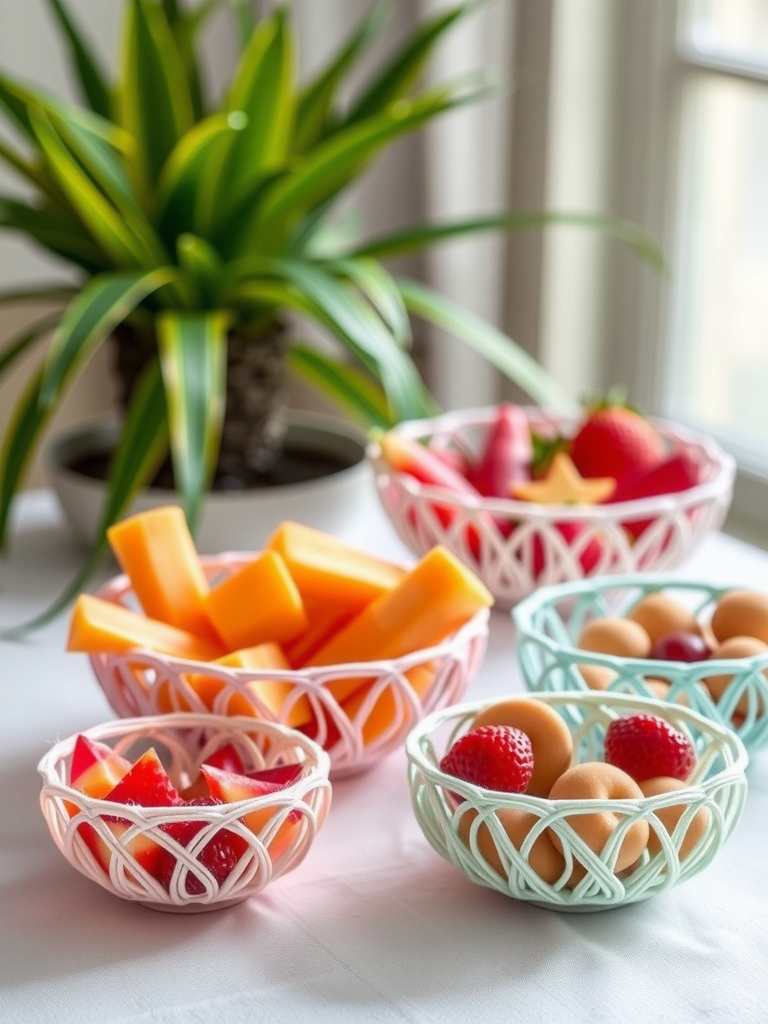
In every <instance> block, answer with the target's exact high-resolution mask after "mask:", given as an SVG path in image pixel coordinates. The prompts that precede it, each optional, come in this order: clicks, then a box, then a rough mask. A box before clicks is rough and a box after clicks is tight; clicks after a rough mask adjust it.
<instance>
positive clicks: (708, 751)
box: [406, 690, 749, 912]
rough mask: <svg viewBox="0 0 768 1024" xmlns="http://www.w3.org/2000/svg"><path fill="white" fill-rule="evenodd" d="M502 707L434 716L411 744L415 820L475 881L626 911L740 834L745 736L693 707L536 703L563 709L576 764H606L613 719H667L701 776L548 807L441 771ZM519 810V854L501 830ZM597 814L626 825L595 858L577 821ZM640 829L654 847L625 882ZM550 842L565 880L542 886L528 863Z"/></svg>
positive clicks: (574, 700)
mask: <svg viewBox="0 0 768 1024" xmlns="http://www.w3.org/2000/svg"><path fill="white" fill-rule="evenodd" d="M502 699H503V698H499V699H498V700H494V701H487V700H486V701H476V702H473V703H467V704H460V705H455V706H454V707H450V708H445V709H442V710H440V711H435V712H433V713H431V714H429V715H427V716H426V717H425V718H424V719H423V720H422V721H421V722H420V723H419V724H418V725H417V726H415V728H414V729H412V730H411V732H410V734H409V735H408V738H407V740H406V755H407V759H408V783H409V787H410V795H411V805H412V808H413V812H414V814H415V817H416V820H417V822H418V824H419V826H420V828H421V830H422V832H423V833H424V836H425V838H426V839H427V841H428V842H429V844H430V845H431V846H432V847H433V848H434V849H435V850H436V851H437V853H438V854H439V855H440V856H441V857H443V858H444V859H445V860H446V861H448V862H449V863H450V864H452V865H454V867H456V868H458V870H459V871H461V872H462V873H463V874H464V875H465V876H466V877H467V878H468V879H469V880H470V881H471V882H474V883H475V884H477V885H479V886H484V887H486V888H489V889H495V890H496V891H498V892H500V893H503V894H504V895H505V896H509V897H512V898H513V899H517V900H522V901H524V902H528V903H532V904H535V905H537V906H541V907H547V908H550V909H553V910H559V911H566V912H568V911H572V912H587V911H598V910H607V909H610V908H613V907H621V906H625V905H626V904H631V903H637V902H639V901H641V900H645V899H648V898H649V897H651V896H654V895H656V894H658V893H662V892H664V891H666V890H668V889H670V888H672V887H673V886H676V885H679V884H680V883H682V882H685V881H687V880H688V879H690V878H692V877H693V876H694V875H697V874H699V872H701V871H703V870H704V869H705V868H706V867H707V866H708V865H709V864H711V862H712V861H713V859H714V858H715V857H716V856H717V854H718V852H719V851H720V849H721V847H722V846H723V844H724V843H725V841H726V840H727V839H728V837H729V836H730V835H731V833H732V832H733V830H734V828H735V827H736V825H737V824H738V821H739V819H740V817H741V814H742V811H743V809H744V803H745V799H746V794H747V780H746V767H747V764H748V759H749V755H748V754H747V751H746V749H745V747H744V744H743V743H742V742H741V740H740V739H739V738H738V736H736V734H735V733H734V732H733V731H732V730H731V729H728V728H726V727H725V726H723V725H720V724H718V723H716V722H713V721H711V720H710V719H707V718H705V717H704V716H703V715H700V714H698V713H697V712H695V711H692V710H691V709H690V708H688V707H684V706H682V705H672V704H666V703H664V702H662V701H658V700H653V699H650V698H647V697H639V696H635V695H632V694H621V693H608V692H589V693H586V692H583V691H581V690H577V691H570V692H567V691H563V692H560V693H542V694H536V695H535V696H534V697H533V699H536V700H541V701H544V702H546V703H547V704H549V705H551V706H552V707H554V708H556V709H557V711H558V712H559V713H560V715H561V716H562V717H563V719H564V720H565V722H566V723H567V725H568V727H569V729H570V731H571V734H572V737H573V749H574V753H573V762H572V763H574V764H575V763H577V762H583V761H595V760H597V761H601V760H603V753H602V752H603V742H604V736H605V730H606V728H607V726H608V724H609V722H611V720H612V719H614V718H616V717H618V716H620V715H627V714H635V713H646V714H648V713H650V714H654V715H658V716H659V717H661V718H664V719H665V720H666V721H668V722H669V723H670V724H671V725H673V726H674V727H675V728H676V729H679V730H680V731H681V732H683V733H685V735H687V736H688V737H689V739H690V740H691V742H692V743H693V746H694V750H695V752H696V765H695V768H694V769H693V771H692V773H691V775H690V777H689V779H688V780H687V782H686V785H685V787H684V788H682V789H678V790H675V791H674V792H671V793H664V794H660V795H657V796H651V797H645V798H642V799H628V800H627V799H625V800H549V799H547V798H545V797H535V796H529V795H527V794H525V793H522V794H513V793H501V792H497V791H495V790H488V789H483V788H481V787H479V786H475V785H473V784H472V783H469V782H464V781H462V780H460V779H458V778H455V777H454V776H452V775H448V774H447V773H445V772H443V771H442V770H441V769H440V760H441V758H442V757H443V755H444V754H445V753H446V752H447V751H448V750H449V749H450V747H451V745H452V743H453V742H455V740H456V739H457V738H458V737H459V736H461V735H463V734H464V733H465V732H467V731H468V730H469V729H470V728H471V724H472V722H473V720H474V718H475V716H476V715H477V714H478V713H479V712H480V711H482V710H484V709H485V708H487V707H488V706H490V705H491V704H495V703H498V702H499V701H500V700H502ZM671 806H674V807H675V808H679V809H680V811H681V813H680V817H679V820H678V823H677V825H676V826H675V827H674V828H673V829H672V831H668V830H667V827H666V826H665V824H664V821H663V820H662V817H663V812H664V810H665V809H666V808H669V807H671ZM510 811H512V812H514V811H517V812H521V811H522V812H526V813H527V814H528V815H529V816H530V818H529V820H530V827H529V828H528V829H527V833H526V835H525V837H524V839H523V840H522V841H521V840H520V838H519V837H518V839H517V844H515V843H514V842H513V841H512V839H511V837H510V835H509V834H508V833H507V831H506V830H505V827H504V825H503V823H502V822H503V820H504V817H505V814H508V813H509V812H510ZM595 812H610V813H613V814H615V815H617V825H616V827H615V829H614V831H613V833H612V834H611V836H610V838H609V839H608V840H607V842H606V843H605V846H604V847H603V849H602V850H600V851H597V852H595V851H593V850H591V849H590V848H589V847H588V846H587V845H585V843H584V841H583V840H582V839H581V838H580V837H579V834H578V832H577V830H575V829H574V828H573V827H572V824H571V823H572V822H574V821H577V820H578V816H580V815H584V814H593V813H595ZM699 814H701V815H706V823H705V827H704V829H703V831H702V832H701V834H700V835H698V837H697V838H696V840H695V842H693V843H691V841H690V837H688V835H687V833H688V829H689V826H690V825H691V823H692V822H693V820H694V818H696V816H697V815H699ZM639 820H643V821H647V822H648V826H649V843H648V845H646V847H645V849H644V850H643V852H642V853H641V855H640V856H639V858H638V859H637V861H636V862H635V863H633V864H632V866H631V867H630V868H629V869H626V870H622V871H618V872H617V871H616V870H614V865H615V863H616V858H617V852H618V849H619V847H620V844H621V842H622V840H623V838H624V836H625V834H626V831H627V830H628V829H629V828H631V827H632V825H633V824H634V823H635V822H636V821H639ZM483 832H484V833H485V835H484V838H483V835H482V833H483ZM543 833H547V836H546V837H545V838H547V840H549V837H551V836H552V834H554V835H555V836H556V837H557V839H558V840H559V843H560V845H561V847H562V855H563V867H562V871H561V872H560V873H559V875H558V876H557V877H554V878H553V877H551V875H550V876H549V877H547V878H544V877H542V876H541V874H540V873H539V872H538V870H537V869H536V868H534V866H533V865H532V863H531V861H532V859H533V858H532V850H533V849H534V844H535V843H536V842H537V840H539V839H540V837H541V836H542V834H543ZM651 838H653V843H651ZM576 871H578V880H577V881H576V882H574V881H573V879H574V877H576V874H575V872H576Z"/></svg>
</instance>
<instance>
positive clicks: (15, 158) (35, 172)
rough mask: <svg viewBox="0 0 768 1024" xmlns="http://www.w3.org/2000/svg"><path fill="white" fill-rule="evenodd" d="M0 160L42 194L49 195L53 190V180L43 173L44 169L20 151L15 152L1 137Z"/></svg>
mask: <svg viewBox="0 0 768 1024" xmlns="http://www.w3.org/2000/svg"><path fill="white" fill-rule="evenodd" d="M0 160H2V161H4V162H5V163H6V164H7V165H8V166H9V167H12V168H13V170H14V171H15V172H16V173H17V174H18V175H19V177H21V178H23V179H24V180H25V181H26V182H27V183H28V184H30V185H34V187H35V188H37V189H39V190H40V191H41V192H42V193H43V194H44V195H45V194H48V195H50V194H51V193H52V192H53V191H54V187H53V182H52V181H51V179H50V178H49V177H48V176H47V175H46V174H45V172H44V170H43V169H42V168H41V167H39V165H38V164H36V163H33V162H32V161H31V160H27V158H26V157H24V156H23V155H22V154H21V153H17V152H16V150H15V149H13V148H12V147H11V146H8V145H7V144H6V143H5V142H3V140H2V139H0Z"/></svg>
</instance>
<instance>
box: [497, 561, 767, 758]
mask: <svg viewBox="0 0 768 1024" xmlns="http://www.w3.org/2000/svg"><path fill="white" fill-rule="evenodd" d="M735 589H743V587H741V586H737V585H736V584H732V585H730V586H728V585H725V584H712V583H707V582H705V581H704V580H686V579H677V578H673V577H669V576H665V575H663V574H660V573H649V574H638V575H632V574H629V575H625V576H614V577H604V578H602V579H595V580H582V581H574V582H572V583H563V584H557V585H554V586H551V587H542V588H541V589H540V590H538V591H537V592H536V593H535V594H531V595H530V596H529V597H528V598H526V599H525V600H524V601H521V602H520V604H518V605H517V607H516V608H514V609H513V610H512V613H511V614H512V619H513V622H514V624H515V628H516V633H517V641H516V649H517V659H518V662H519V664H520V668H521V671H522V676H523V680H524V682H525V685H526V688H527V689H528V690H529V691H531V692H535V693H541V692H557V691H560V690H582V691H588V690H589V689H590V687H589V683H588V681H587V679H586V678H585V675H584V673H583V672H582V668H581V666H597V668H598V669H606V670H608V671H609V672H610V673H612V679H611V681H610V682H608V683H606V684H605V685H606V689H607V690H608V691H610V692H613V693H630V694H638V695H640V696H643V697H651V698H658V697H659V689H658V680H664V682H665V695H664V697H663V700H664V701H665V703H668V704H680V703H683V704H686V705H687V706H688V707H691V708H693V710H694V711H697V712H698V713H699V714H702V715H704V716H705V717H706V718H709V719H711V720H712V721H713V722H717V723H718V724H719V725H723V726H728V727H729V728H731V729H733V730H734V731H735V732H736V733H737V734H738V736H739V738H740V739H741V741H742V742H743V743H744V746H745V747H746V748H747V750H748V751H749V752H750V753H754V752H756V751H758V750H760V749H762V748H763V747H765V746H766V744H768V651H766V652H764V653H761V654H755V655H752V656H750V657H745V658H708V659H706V660H704V661H693V662H684V661H667V660H660V659H651V658H628V657H617V656H615V655H611V654H602V653H598V652H594V651H585V650H583V649H581V648H580V647H578V637H579V635H580V633H581V631H582V629H583V628H584V626H585V625H587V624H588V623H589V622H591V621H593V620H594V619H597V618H601V617H604V616H619V617H623V616H626V615H627V614H628V613H629V612H630V611H631V610H632V608H633V607H634V606H635V605H636V604H637V603H638V601H641V600H642V599H643V598H644V597H647V596H648V595H649V594H656V593H664V594H666V595H668V596H669V597H670V598H672V599H673V600H675V601H677V602H678V603H680V604H681V605H684V606H685V607H687V608H688V609H690V611H691V612H693V614H694V615H695V617H696V618H697V620H698V621H699V622H700V623H702V624H703V625H706V624H707V622H708V621H709V618H710V616H711V613H712V611H713V609H714V607H715V605H716V604H717V602H718V600H719V599H720V598H721V597H722V596H723V595H725V594H726V593H728V592H729V591H731V590H735ZM585 671H586V672H587V673H589V669H588V668H587V669H585ZM722 676H729V677H730V681H729V682H728V683H727V685H725V686H723V687H722V688H718V691H719V692H718V691H716V692H715V693H713V692H712V691H711V690H710V689H709V688H708V687H707V683H706V681H707V679H708V678H711V677H722ZM716 694H717V695H716Z"/></svg>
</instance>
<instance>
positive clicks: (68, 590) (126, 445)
mask: <svg viewBox="0 0 768 1024" xmlns="http://www.w3.org/2000/svg"><path fill="white" fill-rule="evenodd" d="M167 451H168V429H167V420H166V417H165V397H164V391H163V381H162V376H161V374H160V366H159V364H158V362H157V360H153V361H152V363H151V364H150V365H149V366H148V367H147V368H146V369H145V370H144V371H143V373H142V375H141V377H140V378H139V381H138V383H137V385H136V389H135V390H134V392H133V397H132V399H131V406H130V409H129V410H128V412H127V414H126V419H125V422H124V424H123V427H122V430H121V432H120V441H119V442H118V446H117V448H116V449H115V452H114V453H113V456H112V460H111V463H110V472H109V480H108V482H107V493H106V497H105V499H104V505H103V507H102V509H101V512H100V515H99V526H98V528H97V531H96V536H95V538H94V541H93V544H92V545H91V548H90V550H89V552H88V554H87V556H86V558H85V560H84V562H83V564H82V565H81V566H80V569H79V570H78V572H77V573H76V574H75V576H74V577H73V578H72V579H71V580H70V581H69V583H68V584H67V586H66V587H65V588H64V590H63V591H62V592H61V593H60V594H59V596H58V597H57V598H56V599H55V600H54V601H53V602H52V603H51V604H50V605H48V606H47V607H46V608H45V609H44V610H43V611H42V612H41V613H40V614H39V615H36V616H35V617H34V618H32V619H29V620H27V621H26V622H21V623H18V624H16V625H14V626H11V627H8V628H6V629H4V630H2V632H0V636H3V637H5V638H18V637H21V636H23V635H24V634H25V633H30V632H32V631H33V630H36V629H40V628H41V627H42V626H45V625H46V624H47V623H49V622H51V621H52V620H53V619H55V618H56V617H57V616H59V615H60V614H61V613H62V612H63V611H65V609H66V608H67V606H68V605H69V604H70V602H71V601H72V600H73V599H74V598H75V597H77V595H78V594H79V593H80V592H81V591H82V590H83V589H84V588H85V587H86V586H87V584H88V581H89V580H90V579H91V577H92V576H93V574H94V572H95V571H96V569H97V568H98V566H99V564H100V563H101V562H102V561H103V559H104V556H105V555H106V553H107V550H108V547H109V545H108V542H107V527H108V526H110V525H111V524H112V523H113V522H115V520H117V519H119V518H120V516H121V515H122V514H123V513H124V512H125V510H126V509H127V508H128V507H129V506H130V504H131V501H132V500H133V497H134V495H135V494H136V493H137V492H138V491H139V490H140V489H141V488H142V487H143V486H145V485H146V484H148V483H149V482H150V481H151V480H152V478H153V477H154V475H155V473H156V472H157V469H158V468H159V466H160V464H161V462H162V460H163V459H164V458H165V456H166V454H167Z"/></svg>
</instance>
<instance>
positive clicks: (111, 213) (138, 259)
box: [32, 112, 154, 267]
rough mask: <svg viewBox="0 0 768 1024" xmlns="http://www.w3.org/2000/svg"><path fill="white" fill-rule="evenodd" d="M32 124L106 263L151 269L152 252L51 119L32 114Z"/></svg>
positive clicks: (62, 185) (55, 173)
mask: <svg viewBox="0 0 768 1024" xmlns="http://www.w3.org/2000/svg"><path fill="white" fill-rule="evenodd" d="M32 123H33V125H34V128H35V133H36V135H37V138H38V140H39V142H40V147H41V149H42V150H43V152H44V153H45V156H46V158H47V161H48V165H49V167H50V170H51V173H52V174H53V175H54V176H55V177H56V180H57V181H58V183H59V185H60V186H61V188H62V190H63V192H64V193H65V194H66V196H67V198H68V199H69V202H70V204H71V206H72V209H73V210H75V211H76V213H77V215H78V217H79V218H80V220H81V221H82V223H83V225H84V226H85V227H86V228H87V230H88V232H89V233H90V235H91V237H92V238H93V239H94V241H95V242H96V243H97V244H98V245H99V246H100V247H101V248H102V249H103V251H104V255H105V257H106V260H107V261H109V262H110V263H112V265H113V266H115V267H135V266H139V267H150V266H152V265H153V263H154V258H153V253H152V252H151V251H148V250H147V248H146V246H145V245H144V244H143V242H142V241H141V239H139V238H138V237H137V236H136V234H135V233H134V231H133V230H132V226H131V225H130V224H129V223H127V222H126V220H125V218H124V217H123V216H122V215H121V214H120V211H119V210H118V209H117V208H116V207H115V206H114V205H113V204H112V202H111V201H110V200H109V198H108V197H107V196H106V195H105V193H104V192H103V191H102V190H101V189H100V188H99V187H97V186H96V185H95V184H94V182H93V180H92V178H91V177H90V175H88V174H87V173H86V171H85V170H84V169H83V167H82V165H81V164H80V162H79V161H78V160H77V159H76V158H75V157H74V156H73V155H72V153H71V152H70V150H69V148H68V147H67V146H66V145H65V143H64V141H63V140H62V138H61V136H60V135H59V133H58V132H57V131H56V130H55V128H54V127H53V125H52V123H51V122H50V120H48V118H46V117H44V116H42V115H40V114H37V113H34V112H33V114H32Z"/></svg>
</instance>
